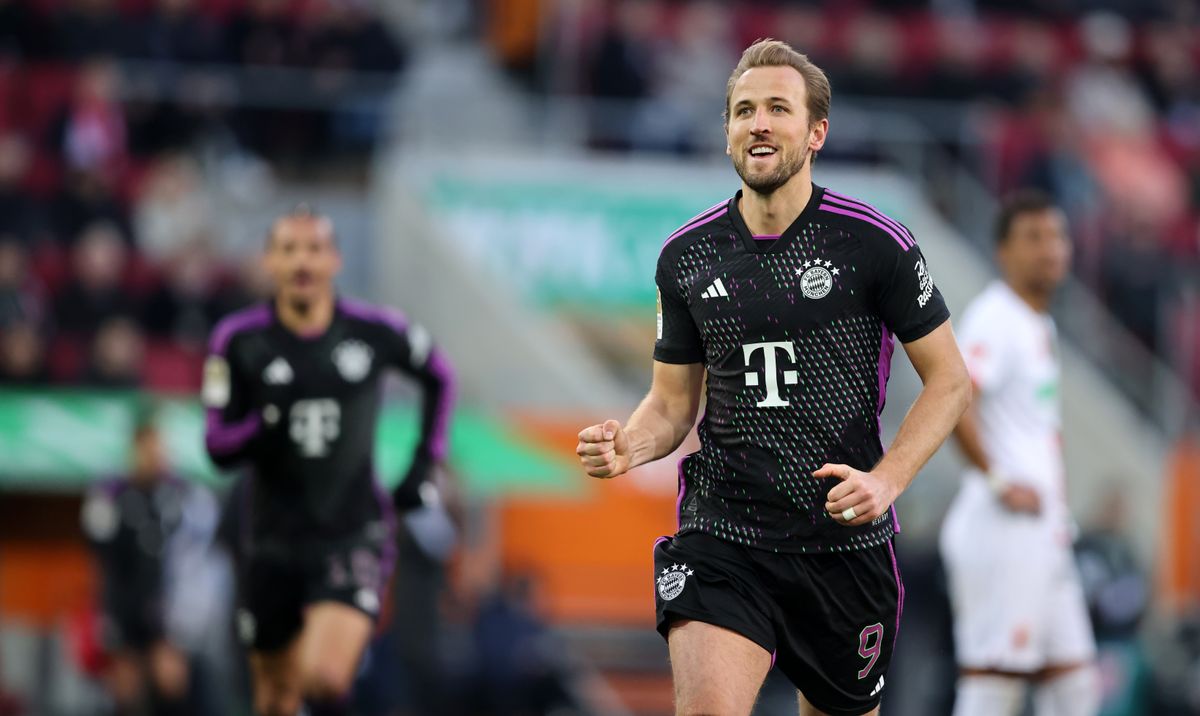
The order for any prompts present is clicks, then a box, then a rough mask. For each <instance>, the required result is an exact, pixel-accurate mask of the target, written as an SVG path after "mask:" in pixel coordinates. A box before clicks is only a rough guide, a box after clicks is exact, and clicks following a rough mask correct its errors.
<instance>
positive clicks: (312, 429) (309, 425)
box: [289, 398, 342, 457]
mask: <svg viewBox="0 0 1200 716" xmlns="http://www.w3.org/2000/svg"><path fill="white" fill-rule="evenodd" d="M341 418H342V408H341V406H339V405H338V403H337V401H336V400H332V399H330V398H319V399H317V400H298V401H296V404H295V405H293V406H292V411H291V426H290V427H291V430H290V431H289V434H290V435H291V436H292V440H295V441H296V444H297V445H299V446H300V454H301V455H303V456H304V457H325V456H326V455H328V454H329V443H330V442H332V441H334V440H336V439H337V437H338V434H339V433H340V432H341V425H340V423H341Z"/></svg>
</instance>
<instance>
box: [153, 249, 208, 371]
mask: <svg viewBox="0 0 1200 716" xmlns="http://www.w3.org/2000/svg"><path fill="white" fill-rule="evenodd" d="M164 269H165V271H164V276H163V281H162V283H161V284H160V285H159V287H158V289H157V290H156V291H154V292H153V293H151V295H150V296H149V298H148V299H147V301H146V311H145V314H144V317H145V318H144V320H143V324H144V325H145V326H146V329H147V331H148V332H149V333H150V335H152V336H154V337H157V338H167V339H171V340H172V341H174V342H175V343H178V344H181V345H184V346H188V347H192V348H196V349H201V348H203V346H204V344H205V341H206V340H207V339H208V334H209V331H210V330H211V328H212V327H213V325H214V324H215V323H216V322H217V320H218V319H219V318H220V317H221V315H223V314H222V308H223V305H222V304H221V303H220V302H219V301H218V299H217V289H218V288H219V286H220V279H221V266H220V263H219V261H218V259H217V256H216V254H214V253H213V251H212V248H211V242H209V241H207V240H205V237H203V236H199V237H197V238H196V239H194V240H193V241H191V242H189V243H188V244H187V245H185V246H184V247H182V248H181V249H180V250H179V251H177V252H176V253H175V254H174V255H173V256H172V257H171V258H170V259H169V260H168V261H167V262H166V263H165V265H164Z"/></svg>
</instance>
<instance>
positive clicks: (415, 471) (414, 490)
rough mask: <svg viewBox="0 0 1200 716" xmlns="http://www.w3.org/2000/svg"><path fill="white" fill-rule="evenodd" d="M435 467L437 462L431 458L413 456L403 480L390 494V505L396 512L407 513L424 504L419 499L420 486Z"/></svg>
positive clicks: (429, 476) (428, 477) (420, 455)
mask: <svg viewBox="0 0 1200 716" xmlns="http://www.w3.org/2000/svg"><path fill="white" fill-rule="evenodd" d="M436 467H437V461H435V460H434V459H433V457H432V456H429V455H424V454H417V455H414V456H413V459H412V463H411V464H409V466H408V472H407V473H406V474H405V475H404V479H403V480H401V481H400V484H399V485H397V486H396V489H395V491H393V492H392V504H393V505H394V506H395V507H396V509H397V510H399V511H400V512H407V511H408V510H415V509H416V508H418V507H421V506H422V505H424V504H425V501H424V500H423V499H422V498H421V485H424V484H425V483H426V482H427V481H428V480H429V479H430V478H431V477H432V475H433V471H434V468H436Z"/></svg>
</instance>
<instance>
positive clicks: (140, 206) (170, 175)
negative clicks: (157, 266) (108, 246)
mask: <svg viewBox="0 0 1200 716" xmlns="http://www.w3.org/2000/svg"><path fill="white" fill-rule="evenodd" d="M212 216H213V210H212V204H211V202H210V201H209V197H208V194H207V192H206V191H205V188H204V183H203V178H202V177H201V176H200V168H199V167H198V166H197V164H196V162H195V160H193V159H192V158H191V157H189V156H187V155H186V154H168V155H164V156H162V157H160V158H159V159H158V160H156V161H155V162H154V164H153V165H152V166H151V167H150V170H149V171H148V173H147V175H146V178H145V179H144V180H143V183H142V191H141V195H140V196H139V197H138V199H137V202H136V204H135V205H134V209H133V225H134V229H135V231H136V232H137V237H138V240H137V245H138V249H139V250H140V251H141V252H142V253H143V254H144V255H145V256H146V257H147V258H148V259H150V260H151V261H154V262H156V263H163V262H167V261H170V260H171V259H172V257H174V256H175V255H176V254H178V253H179V252H181V251H186V250H187V247H188V245H189V244H190V242H192V241H194V240H196V239H197V238H200V237H202V236H204V235H206V234H208V233H209V232H210V230H211V223H210V222H211V217H212Z"/></svg>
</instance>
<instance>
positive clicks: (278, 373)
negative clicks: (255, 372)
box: [263, 358, 292, 385]
mask: <svg viewBox="0 0 1200 716" xmlns="http://www.w3.org/2000/svg"><path fill="white" fill-rule="evenodd" d="M263 382H264V383H266V384H267V385H287V384H288V383H291V382H292V367H291V366H290V365H288V362H287V361H285V360H284V359H283V358H276V359H275V360H273V361H271V363H270V364H269V365H267V367H266V368H264V369H263Z"/></svg>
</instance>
